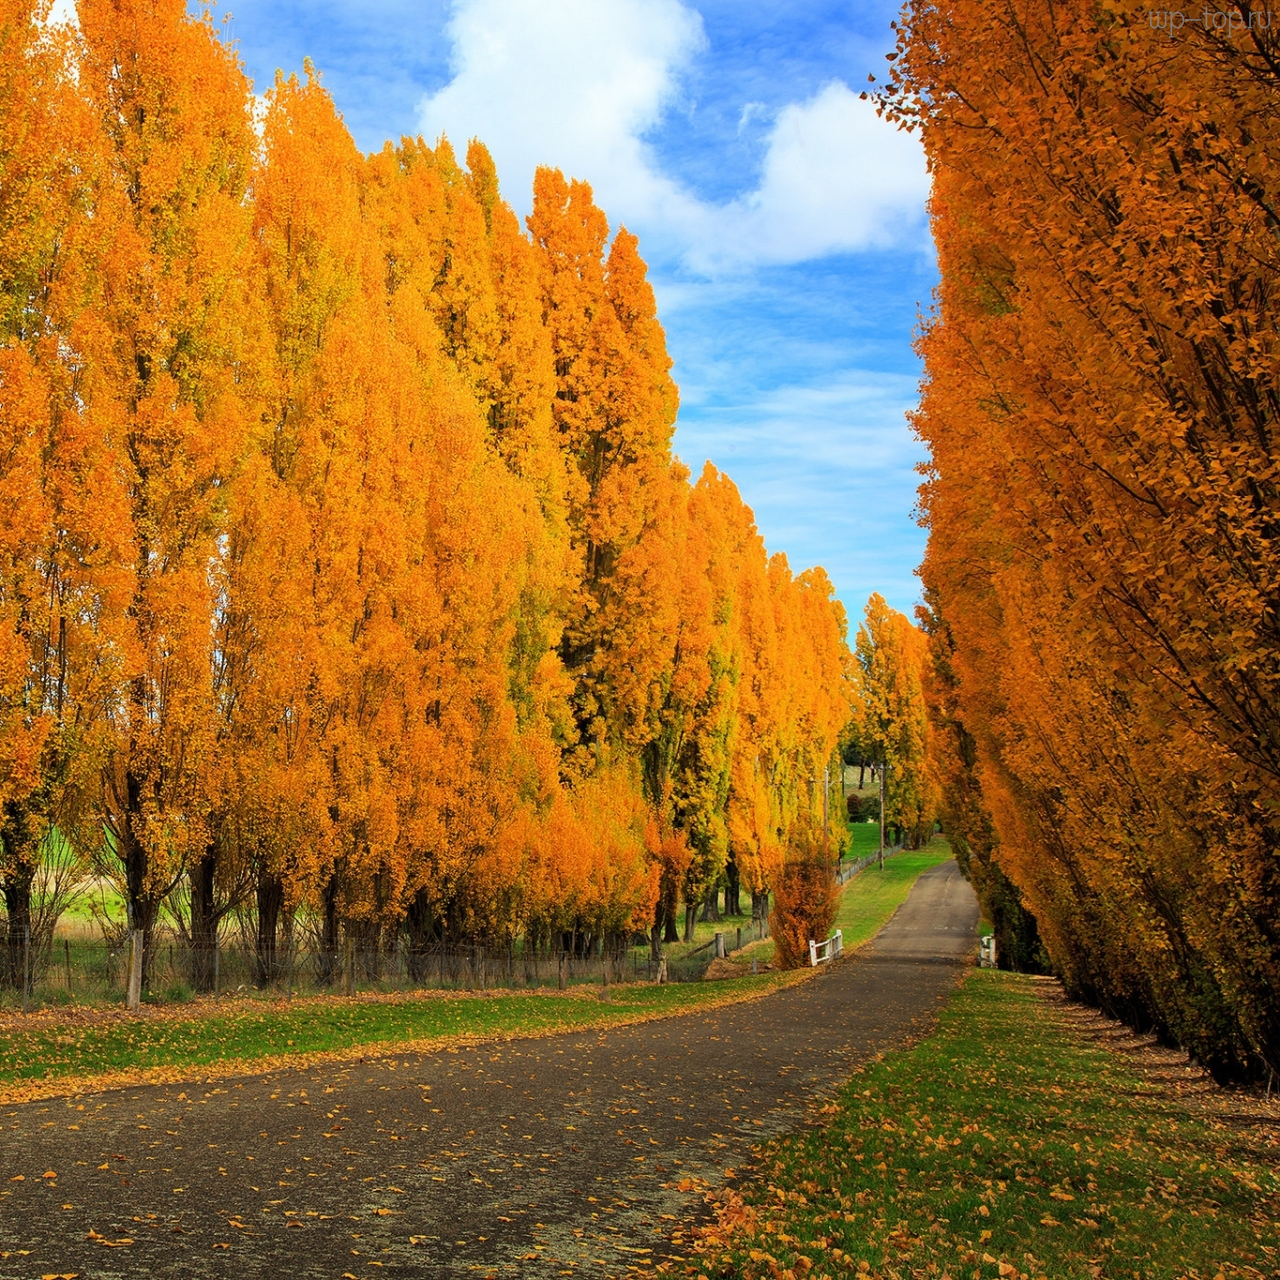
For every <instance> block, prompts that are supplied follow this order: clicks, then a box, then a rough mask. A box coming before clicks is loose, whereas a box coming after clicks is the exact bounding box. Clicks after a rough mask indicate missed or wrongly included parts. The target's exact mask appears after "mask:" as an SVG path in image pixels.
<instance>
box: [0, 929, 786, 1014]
mask: <svg viewBox="0 0 1280 1280" xmlns="http://www.w3.org/2000/svg"><path fill="white" fill-rule="evenodd" d="M767 934H768V923H767V921H761V922H758V924H757V923H755V922H753V924H752V925H751V926H749V927H748V928H746V929H742V928H738V929H736V930H731V931H729V932H727V933H725V934H722V935H721V936H722V937H723V938H724V939H725V942H724V952H723V953H725V954H727V953H728V952H730V951H733V950H737V949H738V948H739V947H742V946H745V945H747V943H748V942H751V941H754V940H755V939H756V937H764V936H767ZM717 954H721V952H718V951H717V946H716V941H715V939H712V941H711V942H709V943H707V944H706V945H705V946H702V947H699V948H697V949H696V950H694V951H691V952H684V951H682V950H681V949H679V948H676V949H674V950H672V951H667V952H665V953H664V956H663V959H662V961H661V962H660V961H658V960H655V959H654V958H653V956H652V953H651V951H650V948H649V945H648V942H647V941H646V943H645V944H644V945H643V946H641V945H636V946H632V947H627V948H616V947H606V948H605V949H603V950H600V949H596V950H595V951H593V952H590V953H587V954H584V953H582V952H580V951H569V950H558V949H554V948H545V947H525V946H523V945H522V941H521V940H516V941H514V942H512V943H510V944H507V945H502V944H498V945H496V946H493V945H490V946H484V945H480V944H476V945H471V946H465V945H464V946H458V945H455V946H445V945H439V944H434V945H427V946H417V947H413V946H410V945H409V943H408V941H407V940H405V939H403V938H401V939H398V940H396V941H395V942H394V943H393V944H390V945H383V946H380V947H361V946H357V945H354V944H353V943H344V944H341V945H340V946H339V947H337V948H324V947H320V946H316V945H314V944H313V943H310V942H308V943H306V944H301V943H292V944H291V943H290V941H288V940H286V941H285V942H284V943H283V944H282V945H278V946H277V947H276V949H275V950H274V952H273V953H268V954H263V952H261V951H260V950H259V949H258V948H257V947H255V946H253V945H250V944H248V943H245V942H242V941H239V940H232V941H223V942H221V943H220V944H219V945H218V946H217V947H216V948H209V949H207V950H205V951H203V952H201V951H199V950H198V949H196V948H193V947H192V946H191V945H190V943H189V941H187V940H186V939H183V938H181V937H179V936H177V935H176V934H169V933H165V932H160V933H158V934H157V935H156V938H155V940H154V941H153V943H152V945H151V947H150V948H149V950H148V952H147V954H146V956H145V960H144V964H145V971H146V979H145V993H146V998H148V999H150V1000H156V999H159V1000H161V1001H165V1002H180V1001H183V1000H186V999H190V998H191V997H193V996H195V995H221V996H228V995H243V996H249V997H251V996H253V995H255V994H264V995H268V996H272V997H279V996H303V995H314V994H320V993H323V992H330V993H336V994H348V995H354V994H356V993H357V992H384V993H391V992H410V991H487V990H495V989H497V990H511V991H524V990H538V989H560V990H563V989H566V988H568V987H572V986H579V985H582V984H584V983H586V984H593V985H596V986H611V985H616V984H622V983H628V982H655V981H659V980H662V981H667V982H697V981H699V980H701V979H702V977H703V976H704V975H705V974H706V971H707V968H708V966H709V965H710V963H711V961H712V960H713V959H714V958H715V956H716V955H717ZM0 960H2V961H3V963H0V1003H2V1004H4V1005H7V1006H8V1007H11V1008H12V1007H13V1006H14V1005H15V1004H16V1005H21V1006H22V1007H24V1008H25V1007H38V1006H47V1005H59V1004H70V1003H78V1004H79V1003H87V1004H111V1003H118V1002H121V1001H123V1000H124V999H125V993H126V986H127V983H128V979H129V946H128V942H127V940H126V941H121V942H119V943H113V942H111V941H108V940H107V939H103V938H97V939H92V938H70V937H60V938H56V939H55V940H54V941H53V943H52V945H51V946H50V945H46V946H45V947H44V948H42V949H40V950H39V951H38V952H37V951H36V950H34V949H31V948H27V947H23V946H22V945H21V942H19V945H18V948H17V949H16V951H15V949H10V950H7V951H5V950H2V949H0ZM660 964H662V965H663V968H662V969H661V970H660Z"/></svg>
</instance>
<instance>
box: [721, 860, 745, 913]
mask: <svg viewBox="0 0 1280 1280" xmlns="http://www.w3.org/2000/svg"><path fill="white" fill-rule="evenodd" d="M724 876H725V885H724V913H725V915H727V916H740V915H741V914H742V877H741V876H740V875H739V874H738V864H737V863H736V862H735V861H734V860H733V859H732V858H730V859H729V861H728V862H727V863H726V864H725V868H724Z"/></svg>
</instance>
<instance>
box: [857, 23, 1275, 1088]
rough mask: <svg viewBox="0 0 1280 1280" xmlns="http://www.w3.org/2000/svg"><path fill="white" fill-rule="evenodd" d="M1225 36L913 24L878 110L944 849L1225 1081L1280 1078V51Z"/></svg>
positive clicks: (992, 901)
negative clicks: (932, 299) (919, 174)
mask: <svg viewBox="0 0 1280 1280" xmlns="http://www.w3.org/2000/svg"><path fill="white" fill-rule="evenodd" d="M1206 14H1207V15H1208V16H1207V17H1204V20H1203V21H1201V18H1202V16H1203V15H1200V14H1199V13H1198V12H1197V14H1196V15H1195V17H1196V21H1195V23H1194V24H1191V23H1183V24H1181V25H1180V26H1179V27H1178V29H1176V30H1173V29H1171V27H1170V23H1171V21H1172V19H1171V17H1170V15H1169V14H1167V13H1166V14H1160V13H1154V12H1151V11H1149V10H1148V9H1147V7H1145V6H1139V5H1138V4H1137V3H1133V2H1131V0H1108V3H1106V4H1103V5H1099V4H1095V3H1093V2H1092V0H1067V2H1066V3H1054V4H1048V3H1046V2H1045V0H1029V2H1019V3H1016V4H1015V3H1011V2H1009V0H999V2H997V3H991V2H990V0H938V2H935V0H912V2H911V3H909V4H908V6H907V10H906V21H905V23H904V24H903V26H902V27H901V30H900V41H899V45H898V51H897V54H896V55H895V56H894V80H895V83H894V85H893V86H892V87H891V88H890V89H889V90H888V91H887V93H886V94H885V96H884V98H883V103H884V105H885V106H886V107H887V108H888V109H889V110H890V111H891V112H892V113H894V114H896V115H897V116H898V118H899V119H901V120H903V121H904V122H906V123H908V124H911V125H914V126H915V127H917V128H918V129H920V130H921V132H922V135H923V139H924V143H925V147H926V149H927V152H928V156H929V160H930V163H931V166H932V171H933V180H934V194H933V203H932V215H933V228H934V235H935V238H936V242H937V247H938V254H939V262H940V266H941V275H942V283H941V288H940V296H939V306H938V311H937V315H936V318H935V319H934V321H933V323H932V324H931V325H930V327H929V328H928V331H927V333H926V334H925V335H924V337H923V340H922V351H923V355H924V358H925V361H926V365H927V380H926V385H925V390H924V398H923V403H922V407H921V410H920V412H919V414H918V417H917V425H918V427H919V430H920V433H921V434H922V436H923V437H924V439H925V440H926V441H927V442H928V445H929V447H930V450H931V452H932V456H933V469H932V471H931V473H930V475H929V477H928V480H927V483H926V485H925V488H924V502H925V507H926V512H927V516H928V521H929V526H930V540H929V549H928V557H927V561H926V564H925V568H924V578H925V582H926V585H927V588H928V591H929V605H930V609H929V614H930V617H929V626H930V628H931V630H932V644H933V648H934V653H935V657H936V659H937V667H938V672H939V675H940V679H941V686H940V687H939V688H938V690H937V691H936V702H937V706H936V711H937V715H936V717H935V731H937V732H943V731H944V730H945V732H946V733H948V734H949V735H950V739H951V750H950V753H949V766H948V769H947V776H946V779H945V782H946V791H947V795H946V807H947V821H948V825H949V828H950V830H951V833H952V834H953V836H955V837H957V840H958V843H959V844H960V845H961V846H962V852H963V853H964V854H965V855H966V856H967V857H968V858H969V861H970V865H971V868H972V870H973V874H974V878H975V881H976V882H977V883H978V885H979V887H980V889H981V890H982V892H983V895H984V896H985V898H986V900H987V903H988V909H989V910H990V911H992V913H993V914H994V915H996V916H998V917H1000V921H1002V922H1003V932H1004V939H1005V942H1006V943H1007V945H1008V947H1009V948H1010V949H1011V950H1012V951H1013V952H1014V953H1015V955H1017V956H1018V957H1019V958H1020V959H1022V960H1025V961H1027V962H1030V961H1032V960H1033V959H1034V952H1035V951H1036V950H1037V947H1038V946H1043V947H1044V948H1045V949H1046V950H1047V954H1048V958H1049V960H1050V961H1051V962H1052V964H1053V966H1054V967H1055V968H1056V969H1057V970H1058V971H1060V972H1061V973H1062V975H1063V977H1064V979H1065V981H1066V983H1067V986H1068V988H1069V989H1070V990H1071V991H1072V992H1073V993H1075V994H1078V995H1081V996H1083V997H1086V998H1088V999H1090V1000H1094V1001H1098V1002H1100V1003H1101V1004H1102V1005H1103V1006H1105V1007H1106V1008H1108V1009H1110V1010H1112V1011H1113V1012H1115V1013H1116V1014H1119V1015H1120V1016H1122V1017H1124V1018H1126V1019H1128V1020H1130V1021H1131V1022H1133V1023H1134V1024H1137V1025H1142V1026H1146V1027H1149V1028H1155V1029H1156V1030H1157V1031H1159V1032H1160V1033H1161V1034H1163V1035H1165V1036H1167V1037H1169V1038H1170V1039H1172V1040H1175V1041H1177V1042H1180V1043H1181V1044H1183V1045H1185V1046H1187V1047H1188V1048H1189V1049H1190V1050H1191V1051H1192V1052H1193V1053H1194V1054H1195V1056H1196V1057H1197V1058H1198V1059H1199V1060H1200V1061H1202V1062H1204V1063H1205V1064H1207V1065H1208V1066H1209V1067H1211V1068H1212V1069H1213V1071H1214V1072H1215V1073H1216V1074H1218V1075H1219V1076H1220V1077H1229V1076H1239V1075H1248V1074H1256V1073H1258V1072H1261V1073H1262V1074H1264V1075H1265V1074H1266V1072H1267V1071H1268V1070H1270V1071H1275V1070H1277V1069H1280V554H1278V551H1277V538H1278V537H1280V452H1278V447H1277V429H1278V428H1280V377H1278V371H1280V332H1278V331H1277V315H1280V306H1278V299H1277V297H1276V281H1277V279H1278V278H1280V236H1278V234H1277V232H1278V229H1280V92H1278V90H1280V72H1278V71H1277V68H1278V67H1280V26H1278V25H1277V23H1276V21H1275V18H1274V16H1273V15H1271V14H1268V13H1266V12H1265V11H1264V10H1263V9H1259V8H1254V9H1253V10H1250V8H1248V7H1247V6H1238V5H1232V4H1227V5H1224V6H1222V10H1221V12H1220V13H1215V12H1211V11H1206ZM1172 16H1173V17H1179V16H1180V15H1176V14H1175V15H1172ZM1157 19H1159V20H1161V21H1163V23H1164V25H1163V26H1160V25H1159V23H1158V22H1157ZM1028 913H1029V916H1028ZM1029 917H1034V923H1035V925H1038V941H1037V938H1036V931H1035V929H1034V928H1033V927H1032V925H1031V922H1030V918H1029Z"/></svg>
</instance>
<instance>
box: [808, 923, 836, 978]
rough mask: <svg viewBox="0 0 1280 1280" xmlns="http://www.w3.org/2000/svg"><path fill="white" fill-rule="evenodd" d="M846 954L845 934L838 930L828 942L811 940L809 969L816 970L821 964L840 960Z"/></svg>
mask: <svg viewBox="0 0 1280 1280" xmlns="http://www.w3.org/2000/svg"><path fill="white" fill-rule="evenodd" d="M843 954H844V932H843V930H840V929H837V930H836V931H835V933H833V934H832V935H831V937H829V938H828V939H827V940H826V942H815V941H814V940H813V939H812V938H810V939H809V967H810V968H811V969H816V968H817V967H818V966H819V965H820V964H826V963H827V962H828V961H829V960H835V959H838V958H839V957H840V956H842V955H843Z"/></svg>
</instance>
